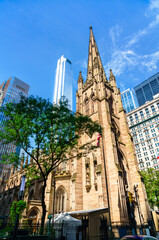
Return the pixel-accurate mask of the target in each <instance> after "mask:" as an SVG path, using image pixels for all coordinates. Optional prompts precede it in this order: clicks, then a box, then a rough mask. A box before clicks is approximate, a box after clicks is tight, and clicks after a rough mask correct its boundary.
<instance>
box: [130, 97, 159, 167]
mask: <svg viewBox="0 0 159 240" xmlns="http://www.w3.org/2000/svg"><path fill="white" fill-rule="evenodd" d="M127 119H128V124H129V128H130V131H131V134H132V137H133V141H134V144H135V149H136V155H137V160H138V163H139V168H140V170H145V169H146V168H150V167H151V168H155V169H159V97H157V98H155V97H154V99H153V100H152V101H149V102H146V103H145V104H144V105H142V106H140V107H138V108H136V109H134V110H133V111H131V112H129V113H128V114H127Z"/></svg>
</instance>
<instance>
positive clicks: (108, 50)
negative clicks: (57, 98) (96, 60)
mask: <svg viewBox="0 0 159 240" xmlns="http://www.w3.org/2000/svg"><path fill="white" fill-rule="evenodd" d="M90 25H92V27H93V32H94V35H95V39H96V42H97V45H98V48H99V52H100V55H101V59H102V62H103V66H104V68H105V71H106V74H107V77H109V69H110V68H111V69H112V70H113V72H114V74H115V76H116V79H117V84H118V86H119V87H120V89H121V91H123V90H125V89H127V88H133V87H134V86H136V85H137V84H139V83H140V82H142V81H144V80H146V79H147V78H148V77H150V76H152V75H153V74H155V73H157V72H159V0H111V1H109V0H98V1H97V0H87V1H86V0H85V1H84V0H80V1H79V0H76V1H75V0H74V1H73V0H67V1H66V0H60V1H57V0H0V82H3V81H4V80H7V79H8V78H9V77H10V76H16V77H18V78H19V79H21V80H23V81H25V82H27V83H28V84H29V85H30V87H31V91H30V93H31V94H33V95H38V96H42V97H44V98H50V100H51V99H52V94H53V87H54V78H55V69H56V64H57V60H58V58H59V57H61V55H62V54H63V55H64V56H65V57H66V58H68V59H70V60H71V61H72V64H73V76H74V92H75V90H76V89H77V79H78V74H79V71H80V70H81V71H82V73H83V77H84V78H85V77H86V67H87V57H88V40H89V26H90ZM74 106H75V104H74Z"/></svg>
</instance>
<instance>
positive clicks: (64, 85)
mask: <svg viewBox="0 0 159 240" xmlns="http://www.w3.org/2000/svg"><path fill="white" fill-rule="evenodd" d="M72 91H73V74H72V62H71V61H70V60H68V59H67V58H65V57H64V56H63V55H62V56H61V57H60V58H59V60H58V61H57V68H56V75H55V86H54V93H53V102H54V103H56V104H58V102H59V100H60V99H61V97H62V96H65V97H66V98H67V99H68V103H69V106H70V109H71V110H72V107H73V106H72V105H73V102H72Z"/></svg>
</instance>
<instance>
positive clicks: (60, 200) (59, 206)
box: [56, 187, 66, 213]
mask: <svg viewBox="0 0 159 240" xmlns="http://www.w3.org/2000/svg"><path fill="white" fill-rule="evenodd" d="M65 195H66V193H65V191H64V189H63V188H62V187H59V188H58V189H57V192H56V213H61V212H65V211H66V209H65V200H66V196H65Z"/></svg>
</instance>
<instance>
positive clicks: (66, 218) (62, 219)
mask: <svg viewBox="0 0 159 240" xmlns="http://www.w3.org/2000/svg"><path fill="white" fill-rule="evenodd" d="M54 223H55V224H56V223H62V224H64V225H73V226H81V225H82V222H81V220H78V219H76V218H74V217H72V216H70V215H69V214H68V213H60V214H59V215H58V216H57V217H56V218H55V219H54Z"/></svg>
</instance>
